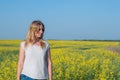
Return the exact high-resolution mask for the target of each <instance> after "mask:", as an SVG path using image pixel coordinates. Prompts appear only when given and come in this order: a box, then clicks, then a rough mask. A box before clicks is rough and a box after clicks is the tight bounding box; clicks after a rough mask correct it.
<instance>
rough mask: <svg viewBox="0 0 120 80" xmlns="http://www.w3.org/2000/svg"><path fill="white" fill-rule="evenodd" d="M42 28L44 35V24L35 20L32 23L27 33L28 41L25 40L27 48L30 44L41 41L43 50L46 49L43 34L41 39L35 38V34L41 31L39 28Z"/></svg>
mask: <svg viewBox="0 0 120 80" xmlns="http://www.w3.org/2000/svg"><path fill="white" fill-rule="evenodd" d="M40 26H42V31H43V33H44V31H45V27H44V24H43V23H42V22H41V21H39V20H35V21H33V22H32V23H31V25H30V27H29V29H28V32H27V35H26V40H25V47H27V46H28V44H32V45H33V44H34V43H35V42H36V41H39V42H40V46H41V47H42V48H44V47H45V43H44V41H43V34H42V36H41V37H40V38H37V37H36V36H35V32H37V31H39V27H40Z"/></svg>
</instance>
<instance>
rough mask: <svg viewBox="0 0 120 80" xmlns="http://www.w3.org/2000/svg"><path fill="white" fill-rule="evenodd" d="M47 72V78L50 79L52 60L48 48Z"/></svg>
mask: <svg viewBox="0 0 120 80" xmlns="http://www.w3.org/2000/svg"><path fill="white" fill-rule="evenodd" d="M47 59H48V74H49V80H52V60H51V53H50V48H49V49H48V58H47Z"/></svg>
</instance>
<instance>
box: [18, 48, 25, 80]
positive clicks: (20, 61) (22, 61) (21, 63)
mask: <svg viewBox="0 0 120 80" xmlns="http://www.w3.org/2000/svg"><path fill="white" fill-rule="evenodd" d="M24 53H25V52H24V50H23V48H21V47H20V49H19V59H18V68H17V80H20V74H21V71H22V68H23V64H24V58H25V55H24Z"/></svg>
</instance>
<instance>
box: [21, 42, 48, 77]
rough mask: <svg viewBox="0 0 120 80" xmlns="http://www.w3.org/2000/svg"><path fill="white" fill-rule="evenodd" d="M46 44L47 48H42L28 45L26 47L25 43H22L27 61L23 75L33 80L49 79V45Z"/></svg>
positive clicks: (25, 61)
mask: <svg viewBox="0 0 120 80" xmlns="http://www.w3.org/2000/svg"><path fill="white" fill-rule="evenodd" d="M44 42H45V45H46V46H45V48H43V49H42V48H41V46H38V45H28V46H27V47H26V48H25V47H24V44H25V41H22V42H21V43H20V47H22V48H23V49H24V51H25V60H24V65H23V69H22V72H21V74H25V75H27V76H29V77H31V78H33V79H47V78H48V68H47V50H48V48H49V43H48V42H46V41H44Z"/></svg>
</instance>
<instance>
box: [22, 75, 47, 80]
mask: <svg viewBox="0 0 120 80" xmlns="http://www.w3.org/2000/svg"><path fill="white" fill-rule="evenodd" d="M20 80H47V79H33V78H31V77H28V76H26V75H24V74H21V75H20Z"/></svg>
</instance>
